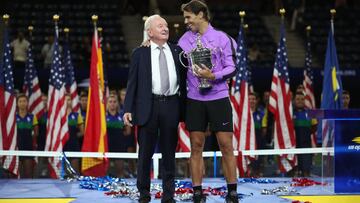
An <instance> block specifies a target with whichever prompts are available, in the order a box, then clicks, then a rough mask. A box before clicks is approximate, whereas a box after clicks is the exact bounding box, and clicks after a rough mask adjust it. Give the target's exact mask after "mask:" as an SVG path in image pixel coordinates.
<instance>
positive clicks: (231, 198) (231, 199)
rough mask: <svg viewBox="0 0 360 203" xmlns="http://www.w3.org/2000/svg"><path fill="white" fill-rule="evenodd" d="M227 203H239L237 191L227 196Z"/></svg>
mask: <svg viewBox="0 0 360 203" xmlns="http://www.w3.org/2000/svg"><path fill="white" fill-rule="evenodd" d="M225 202H226V203H239V199H238V194H237V192H236V191H232V192H230V194H227V195H226V197H225Z"/></svg>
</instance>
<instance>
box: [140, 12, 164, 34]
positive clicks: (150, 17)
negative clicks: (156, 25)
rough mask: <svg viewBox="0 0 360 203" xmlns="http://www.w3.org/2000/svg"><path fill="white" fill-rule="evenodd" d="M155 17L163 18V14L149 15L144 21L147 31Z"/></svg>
mask: <svg viewBox="0 0 360 203" xmlns="http://www.w3.org/2000/svg"><path fill="white" fill-rule="evenodd" d="M154 18H161V16H159V15H158V14H155V15H152V16H149V17H148V18H147V19H146V20H145V23H144V30H145V31H147V30H148V29H150V25H151V21H152V20H153V19H154Z"/></svg>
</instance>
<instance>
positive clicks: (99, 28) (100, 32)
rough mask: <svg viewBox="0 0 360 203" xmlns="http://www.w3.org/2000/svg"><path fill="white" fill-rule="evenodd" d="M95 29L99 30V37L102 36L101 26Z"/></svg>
mask: <svg viewBox="0 0 360 203" xmlns="http://www.w3.org/2000/svg"><path fill="white" fill-rule="evenodd" d="M97 31H98V32H99V37H102V35H101V34H102V31H103V28H102V27H98V28H97Z"/></svg>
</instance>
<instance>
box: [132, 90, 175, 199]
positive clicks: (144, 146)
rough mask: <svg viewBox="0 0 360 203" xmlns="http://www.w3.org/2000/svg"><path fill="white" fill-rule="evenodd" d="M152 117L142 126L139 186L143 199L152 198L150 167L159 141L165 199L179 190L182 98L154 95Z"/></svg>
mask: <svg viewBox="0 0 360 203" xmlns="http://www.w3.org/2000/svg"><path fill="white" fill-rule="evenodd" d="M152 101H153V104H152V111H151V114H150V118H149V120H148V121H147V123H145V124H144V125H142V126H139V127H138V143H139V159H138V167H137V188H138V190H139V192H140V198H146V197H150V169H151V165H152V156H153V154H154V150H155V147H156V145H157V143H158V144H159V145H158V146H159V149H160V152H161V154H162V161H161V162H160V163H161V166H160V170H161V177H162V185H163V197H162V201H166V200H169V199H171V198H173V196H174V192H175V183H174V178H175V150H176V146H177V141H178V135H177V128H178V124H179V115H180V112H179V98H178V96H177V95H174V96H168V97H161V98H159V97H156V96H153V100H152Z"/></svg>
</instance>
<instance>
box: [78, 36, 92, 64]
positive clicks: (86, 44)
mask: <svg viewBox="0 0 360 203" xmlns="http://www.w3.org/2000/svg"><path fill="white" fill-rule="evenodd" d="M79 53H80V55H79V59H80V64H79V67H81V68H90V59H91V41H90V38H89V37H86V36H85V37H83V38H82V40H81V44H80V46H79Z"/></svg>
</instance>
